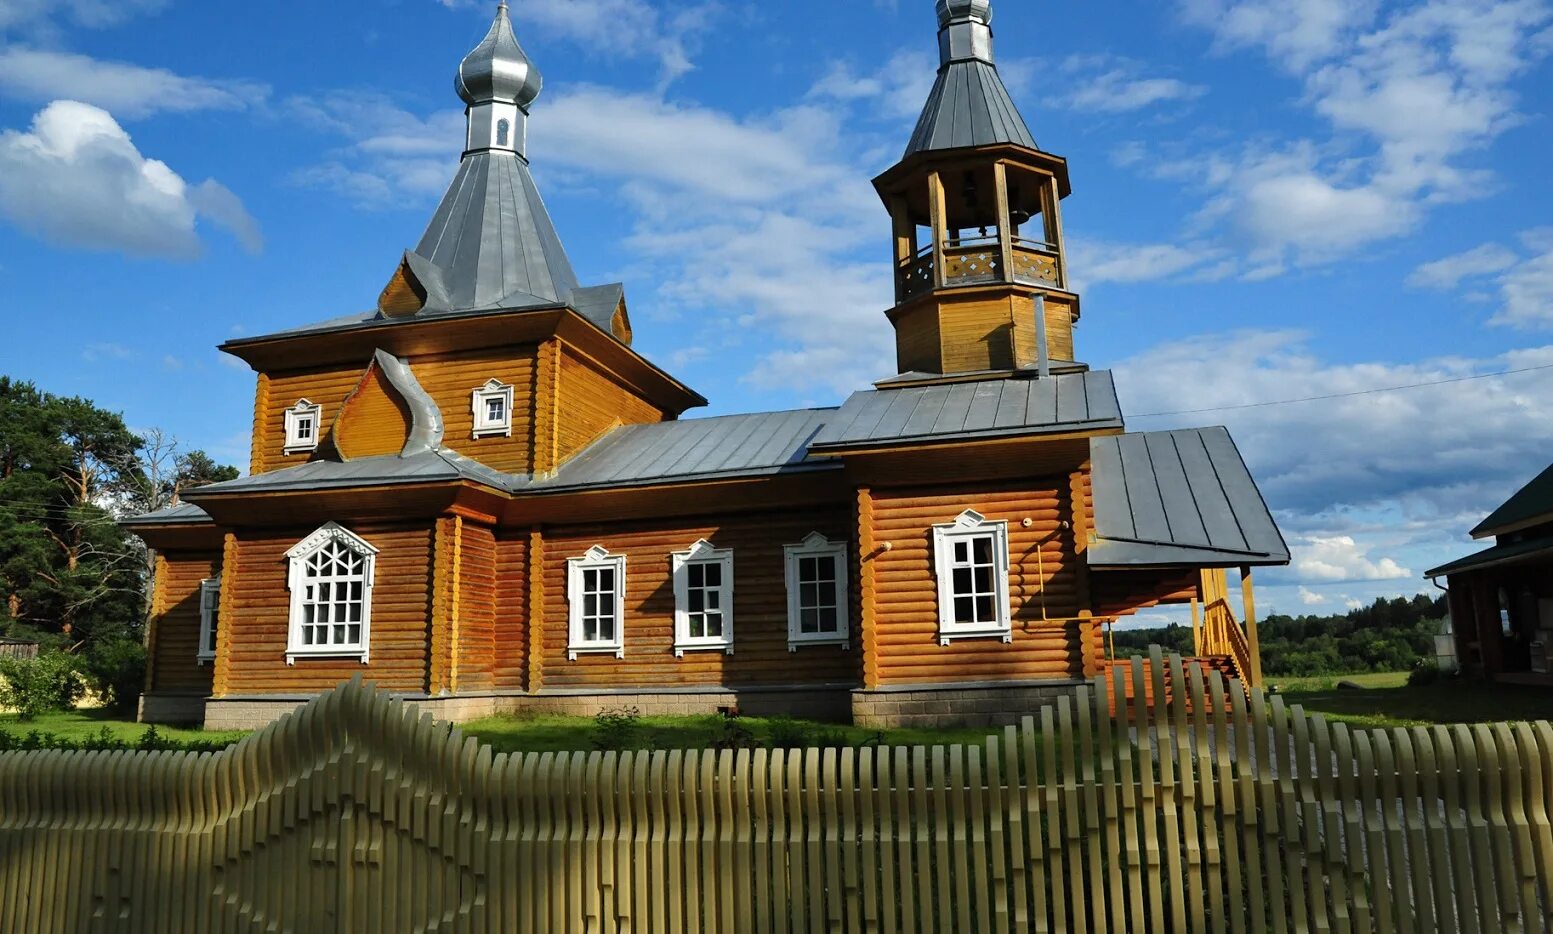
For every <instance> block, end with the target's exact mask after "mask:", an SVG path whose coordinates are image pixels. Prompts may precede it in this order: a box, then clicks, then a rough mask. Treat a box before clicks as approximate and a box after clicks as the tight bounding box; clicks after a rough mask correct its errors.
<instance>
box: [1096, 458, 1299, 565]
mask: <svg viewBox="0 0 1553 934" xmlns="http://www.w3.org/2000/svg"><path fill="white" fill-rule="evenodd" d="M1089 450H1090V460H1091V464H1092V468H1093V474H1092V477H1091V481H1092V485H1093V493H1094V524H1095V535H1096V540H1095V541H1094V542H1092V543H1091V544H1090V546H1089V549H1088V562H1089V564H1090V566H1091V567H1139V566H1166V565H1191V566H1205V565H1207V566H1213V565H1221V566H1225V567H1230V566H1236V565H1283V564H1288V563H1289V548H1288V545H1287V544H1285V542H1284V540H1283V535H1282V534H1281V533H1280V532H1279V531H1278V526H1277V523H1275V522H1274V521H1273V517H1272V513H1271V512H1270V511H1269V510H1268V508H1267V503H1266V502H1265V501H1264V500H1263V499H1262V494H1261V492H1260V491H1259V490H1258V489H1257V487H1256V483H1255V481H1253V480H1252V479H1251V473H1250V471H1248V470H1247V469H1246V465H1245V461H1244V460H1243V459H1242V458H1241V456H1240V451H1239V449H1237V448H1236V447H1235V442H1234V440H1233V439H1231V438H1230V434H1229V431H1228V430H1226V429H1224V428H1194V429H1185V430H1181V431H1155V432H1140V433H1136V434H1126V435H1115V436H1110V437H1098V438H1091V439H1090V442H1089Z"/></svg>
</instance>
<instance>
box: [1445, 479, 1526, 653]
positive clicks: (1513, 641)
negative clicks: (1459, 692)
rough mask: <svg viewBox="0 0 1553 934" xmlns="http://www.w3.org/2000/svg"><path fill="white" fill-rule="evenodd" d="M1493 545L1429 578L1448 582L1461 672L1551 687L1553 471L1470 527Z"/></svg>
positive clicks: (1452, 621) (1474, 533) (1448, 597)
mask: <svg viewBox="0 0 1553 934" xmlns="http://www.w3.org/2000/svg"><path fill="white" fill-rule="evenodd" d="M1472 537H1473V538H1478V539H1486V538H1493V539H1494V546H1493V547H1492V548H1489V549H1486V550H1484V551H1480V552H1478V553H1477V554H1475V555H1469V556H1468V557H1465V558H1462V559H1460V560H1459V561H1452V562H1451V563H1450V564H1446V565H1443V566H1441V567H1437V568H1435V569H1434V570H1432V571H1430V572H1428V573H1427V574H1425V575H1424V576H1425V577H1428V578H1430V579H1432V580H1435V581H1436V582H1438V579H1439V578H1441V577H1443V578H1445V579H1446V581H1447V582H1448V588H1447V590H1448V596H1447V600H1448V602H1449V605H1450V613H1451V629H1452V631H1453V632H1454V634H1455V637H1456V658H1457V659H1458V660H1459V663H1460V665H1461V668H1462V670H1464V671H1473V672H1477V673H1480V674H1484V675H1487V676H1488V677H1491V678H1503V679H1506V680H1528V681H1534V682H1540V683H1545V684H1553V467H1549V468H1548V469H1547V470H1544V471H1543V472H1542V473H1541V474H1539V475H1538V476H1537V477H1536V479H1534V480H1532V481H1531V482H1530V483H1528V484H1526V485H1525V486H1524V487H1522V488H1521V489H1520V490H1519V491H1518V492H1517V493H1516V494H1515V495H1514V496H1512V497H1510V498H1509V499H1508V500H1507V501H1505V503H1504V505H1502V506H1500V507H1499V508H1498V509H1496V510H1494V512H1493V513H1492V514H1491V515H1490V516H1489V517H1488V518H1486V519H1484V520H1483V521H1482V522H1480V523H1478V526H1477V528H1475V529H1473V530H1472Z"/></svg>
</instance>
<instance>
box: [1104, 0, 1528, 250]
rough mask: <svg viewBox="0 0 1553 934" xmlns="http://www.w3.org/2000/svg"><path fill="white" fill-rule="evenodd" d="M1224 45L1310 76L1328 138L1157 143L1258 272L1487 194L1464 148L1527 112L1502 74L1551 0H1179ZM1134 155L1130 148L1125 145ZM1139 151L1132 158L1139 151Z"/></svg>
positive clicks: (1507, 73)
mask: <svg viewBox="0 0 1553 934" xmlns="http://www.w3.org/2000/svg"><path fill="white" fill-rule="evenodd" d="M1180 8H1181V11H1182V15H1183V18H1184V19H1186V21H1187V22H1189V23H1192V24H1194V25H1198V26H1201V27H1203V28H1205V29H1208V30H1210V31H1211V32H1212V33H1213V35H1214V37H1215V39H1216V40H1217V41H1218V43H1219V45H1220V47H1221V48H1222V49H1225V50H1228V49H1232V48H1240V47H1249V48H1260V49H1262V50H1264V51H1265V52H1266V53H1267V55H1268V56H1269V57H1270V58H1271V59H1272V60H1273V61H1274V62H1275V63H1277V64H1278V65H1279V66H1280V67H1282V68H1283V69H1285V70H1286V71H1287V72H1288V73H1289V74H1290V75H1291V76H1293V77H1294V78H1295V79H1296V80H1297V81H1299V82H1300V84H1301V86H1302V87H1303V96H1302V98H1301V101H1300V102H1301V104H1302V105H1303V106H1305V107H1308V108H1309V109H1310V110H1311V111H1313V112H1314V113H1315V114H1317V115H1319V116H1320V117H1322V118H1324V119H1325V120H1326V121H1327V123H1328V124H1329V125H1330V128H1331V134H1330V135H1329V136H1328V137H1327V138H1325V139H1321V138H1306V139H1285V140H1259V141H1256V142H1253V143H1251V144H1247V145H1246V146H1245V147H1244V148H1243V149H1242V150H1241V151H1240V152H1238V153H1237V152H1229V153H1223V152H1210V153H1195V152H1189V151H1188V150H1187V149H1184V148H1178V149H1176V150H1174V151H1172V152H1166V153H1159V154H1155V155H1154V157H1153V159H1152V160H1151V162H1150V163H1148V164H1149V165H1150V166H1151V171H1153V172H1155V173H1156V174H1157V175H1160V176H1161V177H1172V178H1176V179H1185V180H1190V181H1195V182H1196V183H1197V184H1199V185H1201V186H1202V187H1203V188H1204V189H1205V190H1206V191H1207V192H1208V194H1209V200H1208V203H1207V206H1206V207H1205V209H1204V211H1203V212H1202V214H1201V216H1200V217H1199V218H1198V220H1199V221H1200V222H1203V223H1206V224H1209V225H1217V226H1219V227H1221V228H1222V229H1223V230H1224V231H1225V233H1226V235H1227V236H1228V237H1229V238H1230V239H1231V240H1233V241H1234V242H1236V243H1238V244H1239V245H1240V246H1241V248H1242V249H1244V250H1245V251H1246V252H1247V253H1248V255H1249V259H1250V263H1249V266H1248V268H1250V269H1253V270H1258V271H1260V272H1261V274H1262V276H1263V277H1266V276H1270V275H1276V274H1279V273H1281V272H1282V271H1284V270H1285V269H1286V268H1288V266H1289V265H1290V264H1291V263H1296V264H1301V265H1311V264H1318V263H1327V262H1331V261H1333V260H1336V259H1339V258H1343V257H1346V256H1349V255H1352V254H1353V252H1354V251H1356V250H1358V249H1360V248H1362V247H1365V246H1367V245H1369V244H1372V243H1376V242H1379V241H1384V240H1387V239H1392V238H1395V237H1399V236H1404V235H1407V234H1410V233H1412V232H1414V231H1416V230H1417V229H1419V227H1420V226H1421V225H1422V223H1423V222H1424V220H1425V219H1426V218H1427V217H1428V215H1429V212H1430V211H1431V210H1432V209H1433V208H1435V207H1436V206H1438V205H1440V204H1445V203H1450V202H1455V201H1463V200H1467V199H1471V198H1479V197H1483V196H1485V194H1487V193H1490V192H1492V190H1493V176H1492V173H1489V172H1487V171H1484V170H1481V169H1477V168H1474V167H1472V166H1471V165H1469V164H1467V159H1466V157H1467V156H1468V155H1469V154H1471V153H1473V152H1474V151H1477V150H1480V149H1482V148H1484V147H1486V146H1487V145H1489V144H1491V143H1492V142H1493V141H1494V140H1495V139H1497V138H1498V137H1499V136H1500V135H1501V134H1502V133H1503V132H1504V131H1505V130H1506V129H1508V128H1509V127H1511V126H1514V125H1515V124H1516V123H1517V122H1519V121H1520V120H1521V119H1522V116H1521V113H1520V110H1519V103H1518V100H1517V97H1516V94H1515V93H1514V91H1513V89H1512V87H1511V82H1512V80H1513V79H1515V78H1516V77H1518V76H1519V75H1521V74H1522V73H1524V72H1525V71H1526V70H1527V69H1528V68H1529V67H1530V66H1531V65H1532V64H1534V63H1535V62H1537V61H1538V60H1540V59H1541V58H1542V57H1544V56H1546V55H1547V54H1548V52H1549V51H1550V43H1548V42H1546V41H1542V39H1539V38H1538V37H1539V36H1543V37H1545V36H1546V32H1545V30H1546V29H1547V27H1548V24H1549V23H1550V22H1553V6H1550V5H1549V3H1548V2H1547V0H1425V2H1421V3H1416V4H1412V5H1406V6H1395V7H1389V6H1388V7H1384V8H1383V7H1382V6H1381V5H1380V4H1379V3H1377V2H1373V0H1372V2H1355V0H1300V2H1297V3H1292V4H1291V3H1287V2H1277V0H1180ZM1133 155H1134V156H1136V155H1137V154H1136V153H1134V154H1133ZM1135 161H1138V160H1136V159H1135Z"/></svg>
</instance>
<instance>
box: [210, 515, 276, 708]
mask: <svg viewBox="0 0 1553 934" xmlns="http://www.w3.org/2000/svg"><path fill="white" fill-rule="evenodd" d="M237 548H238V546H237V536H236V535H234V534H232V533H231V532H228V533H226V538H225V539H224V541H223V542H222V546H221V597H220V601H221V602H220V603H219V604H217V607H216V619H218V620H220V625H221V628H220V630H218V631H217V632H216V660H215V662H213V664H214V665H215V670H214V671H212V672H211V681H210V695H211V696H212V697H225V696H226V693H227V680H228V679H229V678H230V677H231V672H232V662H231V654H232V632H233V627H234V626H235V625H236V624H237V614H236V612H235V610H236V608H237ZM288 632H289V630H288ZM288 638H289V636H288Z"/></svg>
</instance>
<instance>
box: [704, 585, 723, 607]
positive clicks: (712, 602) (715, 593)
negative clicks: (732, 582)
mask: <svg viewBox="0 0 1553 934" xmlns="http://www.w3.org/2000/svg"><path fill="white" fill-rule="evenodd" d="M706 608H707V609H708V610H720V609H722V608H723V592H722V591H721V590H708V591H706Z"/></svg>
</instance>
